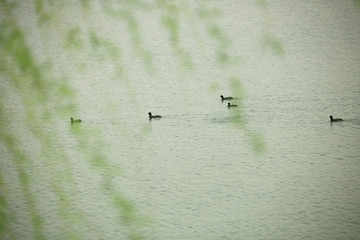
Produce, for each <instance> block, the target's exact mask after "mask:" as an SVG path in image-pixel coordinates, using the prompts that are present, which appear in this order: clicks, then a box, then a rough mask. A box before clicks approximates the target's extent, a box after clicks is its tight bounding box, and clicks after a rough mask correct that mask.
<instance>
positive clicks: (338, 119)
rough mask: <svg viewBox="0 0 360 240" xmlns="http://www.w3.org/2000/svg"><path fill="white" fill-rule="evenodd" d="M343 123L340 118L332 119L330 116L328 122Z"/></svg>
mask: <svg viewBox="0 0 360 240" xmlns="http://www.w3.org/2000/svg"><path fill="white" fill-rule="evenodd" d="M341 121H344V120H343V119H342V118H333V116H331V115H330V122H341Z"/></svg>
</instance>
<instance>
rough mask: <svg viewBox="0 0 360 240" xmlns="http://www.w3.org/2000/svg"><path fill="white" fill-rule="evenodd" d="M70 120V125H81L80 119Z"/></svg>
mask: <svg viewBox="0 0 360 240" xmlns="http://www.w3.org/2000/svg"><path fill="white" fill-rule="evenodd" d="M70 120H71V124H73V123H81V119H73V118H70Z"/></svg>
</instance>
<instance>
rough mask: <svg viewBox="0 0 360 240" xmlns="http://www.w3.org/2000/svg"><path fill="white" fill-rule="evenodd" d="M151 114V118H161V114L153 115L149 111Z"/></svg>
mask: <svg viewBox="0 0 360 240" xmlns="http://www.w3.org/2000/svg"><path fill="white" fill-rule="evenodd" d="M148 114H149V119H153V118H161V116H160V115H152V114H151V112H149V113H148Z"/></svg>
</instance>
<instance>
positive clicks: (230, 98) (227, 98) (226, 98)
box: [220, 95, 234, 101]
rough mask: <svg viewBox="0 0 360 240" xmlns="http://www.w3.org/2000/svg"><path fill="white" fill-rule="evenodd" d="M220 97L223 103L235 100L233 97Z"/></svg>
mask: <svg viewBox="0 0 360 240" xmlns="http://www.w3.org/2000/svg"><path fill="white" fill-rule="evenodd" d="M220 97H221V101H224V100H233V99H234V98H233V97H224V96H223V95H220Z"/></svg>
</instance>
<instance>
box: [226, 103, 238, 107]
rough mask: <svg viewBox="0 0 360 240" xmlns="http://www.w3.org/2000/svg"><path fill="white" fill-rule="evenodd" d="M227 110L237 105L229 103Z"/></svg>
mask: <svg viewBox="0 0 360 240" xmlns="http://www.w3.org/2000/svg"><path fill="white" fill-rule="evenodd" d="M227 106H228V108H231V107H237V106H238V105H236V104H231V103H228V105H227Z"/></svg>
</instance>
